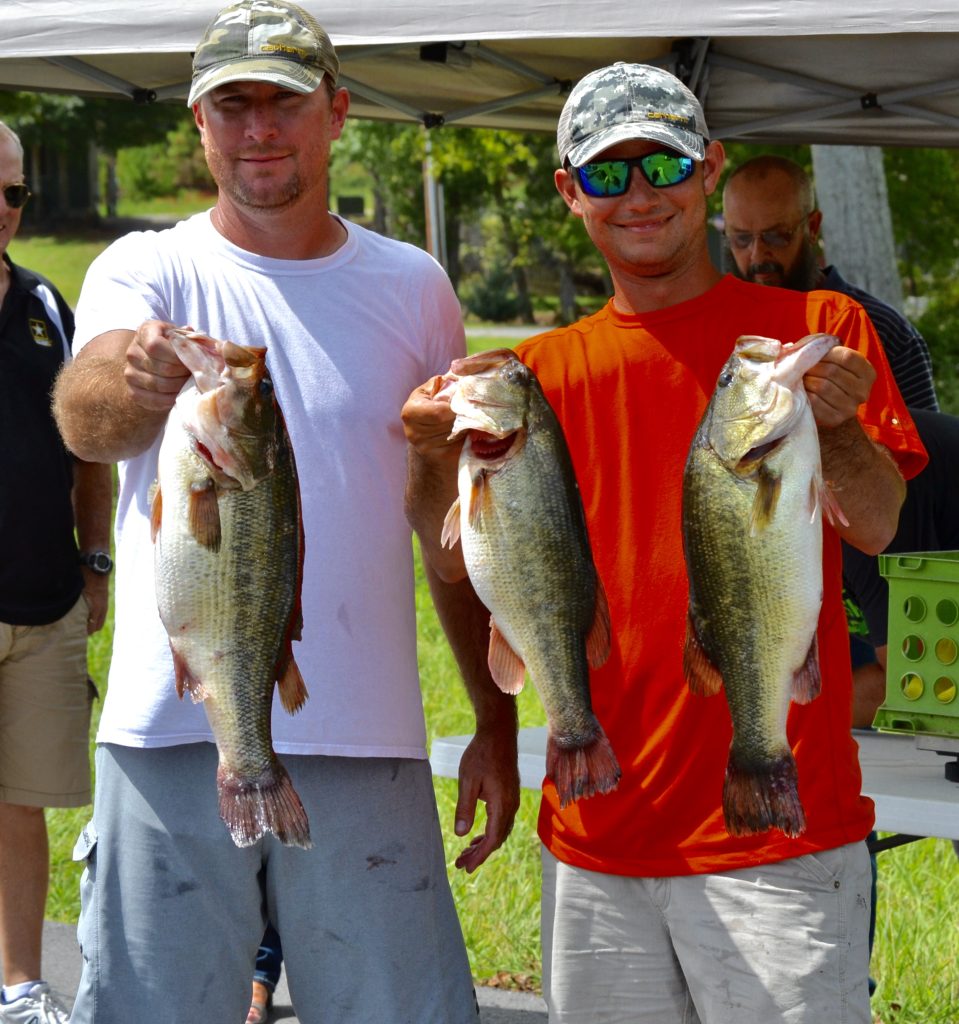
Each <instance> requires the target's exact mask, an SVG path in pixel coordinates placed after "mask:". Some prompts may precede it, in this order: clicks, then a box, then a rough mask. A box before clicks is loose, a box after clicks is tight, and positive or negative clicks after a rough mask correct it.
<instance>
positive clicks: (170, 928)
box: [71, 743, 478, 1024]
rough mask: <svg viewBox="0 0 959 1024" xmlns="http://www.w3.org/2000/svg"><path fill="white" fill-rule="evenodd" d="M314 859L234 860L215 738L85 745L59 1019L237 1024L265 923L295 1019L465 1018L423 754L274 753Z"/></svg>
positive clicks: (241, 853) (303, 853) (257, 855)
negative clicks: (83, 798)
mask: <svg viewBox="0 0 959 1024" xmlns="http://www.w3.org/2000/svg"><path fill="white" fill-rule="evenodd" d="M281 759H282V761H283V763H284V764H285V765H286V767H287V769H288V770H289V772H290V776H291V777H292V779H293V784H294V786H295V787H296V790H297V792H298V793H299V795H300V798H301V799H302V801H303V805H304V807H305V808H306V810H307V813H308V815H309V818H310V825H311V832H312V837H313V844H314V845H313V849H311V850H301V849H295V848H290V847H285V846H283V845H282V844H281V843H280V842H278V841H277V840H276V839H275V838H274V837H273V836H271V835H270V836H267V837H265V838H264V839H262V840H260V841H259V842H257V843H256V844H255V845H253V846H251V847H248V848H245V849H239V848H238V847H236V846H235V845H234V844H233V841H232V839H231V838H230V835H229V833H228V832H227V829H226V826H225V825H224V824H223V822H222V821H221V820H220V818H219V815H218V813H217V802H216V765H217V755H216V749H215V747H214V746H213V744H212V743H195V744H186V745H181V746H175V747H163V748H153V749H138V748H131V747H121V746H115V745H112V744H105V745H102V746H100V747H99V748H98V749H97V755H96V792H95V798H94V812H93V820H92V822H91V823H90V824H89V825H88V826H87V827H86V828H85V829H84V830H83V833H82V834H81V836H80V839H79V840H78V842H77V847H76V851H75V854H74V857H75V859H77V860H82V861H85V863H86V868H85V870H84V872H83V878H82V880H81V903H82V906H81V913H80V924H79V928H78V932H77V934H78V938H79V940H80V946H81V949H82V952H83V971H82V977H81V981H80V988H79V992H78V995H77V1002H76V1005H75V1007H74V1009H73V1015H72V1016H71V1021H72V1022H73V1024H129V1022H130V1021H149V1022H150V1024H183V1022H184V1021H200V1020H202V1021H204V1022H205V1024H238V1022H239V1021H242V1020H244V1019H245V1018H246V1012H247V1009H248V1008H249V1004H250V984H251V981H252V978H253V966H254V962H255V959H256V952H257V948H258V946H259V943H260V939H261V938H262V937H263V930H264V927H265V925H266V922H267V920H270V921H271V922H272V923H273V924H274V925H275V926H276V928H277V930H278V931H279V933H280V937H281V940H282V942H283V956H284V963H285V966H286V972H287V981H288V984H289V989H290V995H291V997H292V1000H293V1004H294V1007H295V1010H296V1014H297V1017H298V1019H299V1020H300V1022H301V1024H321V1022H336V1024H370V1022H374V1021H376V1022H383V1024H387V1022H389V1024H399V1022H403V1021H409V1022H411V1024H431V1022H435V1024H476V1022H477V1021H478V1013H477V1009H476V999H475V994H474V991H473V983H472V978H471V975H470V969H469V963H468V961H467V957H466V950H465V947H464V944H463V937H462V932H461V930H460V926H459V921H458V919H457V916H456V910H455V907H454V904H453V898H452V895H451V893H450V888H449V883H448V880H447V875H446V864H445V858H444V852H443V843H442V838H441V835H440V828H439V821H438V818H437V813H436V803H435V800H434V796H433V784H432V776H431V773H430V767H429V763H428V762H427V761H416V760H409V759H400V758H350V757H325V756H318V755H315V756H302V755H300V756H293V755H281Z"/></svg>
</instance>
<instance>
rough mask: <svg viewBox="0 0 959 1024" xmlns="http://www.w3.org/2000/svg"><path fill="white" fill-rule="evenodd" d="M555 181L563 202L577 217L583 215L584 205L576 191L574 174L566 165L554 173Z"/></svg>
mask: <svg viewBox="0 0 959 1024" xmlns="http://www.w3.org/2000/svg"><path fill="white" fill-rule="evenodd" d="M553 181H554V182H555V183H556V191H557V192H559V194H560V195H561V196H562V197H563V202H564V203H566V205H567V206H568V207H569V208H570V210H572V212H573V213H574V214H576V216H577V217H582V216H583V206H582V203H581V202H580V199H579V193H578V192H577V191H576V183H575V181H574V180H573V174H572V173H571V172H570V171H568V170H567V169H566V168H565V167H559V168H557V169H556V171H555V172H554V174H553Z"/></svg>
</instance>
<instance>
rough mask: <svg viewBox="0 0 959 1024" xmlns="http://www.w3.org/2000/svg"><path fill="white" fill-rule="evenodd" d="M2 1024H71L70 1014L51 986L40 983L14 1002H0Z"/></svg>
mask: <svg viewBox="0 0 959 1024" xmlns="http://www.w3.org/2000/svg"><path fill="white" fill-rule="evenodd" d="M0 1022H2V1024H70V1014H69V1013H67V1011H66V1010H65V1009H64V1008H63V1006H61V1005H60V1003H59V1002H58V1001H57V1000H56V998H55V997H54V995H53V993H52V992H51V991H50V986H49V985H48V984H47V983H46V982H45V981H39V982H37V984H36V985H34V986H33V988H32V989H30V991H29V993H28V994H27V995H25V996H21V997H20V998H19V999H14V1000H13V1001H12V1002H9V1003H4V1002H2V1001H0Z"/></svg>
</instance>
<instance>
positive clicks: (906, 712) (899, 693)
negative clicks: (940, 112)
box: [873, 551, 959, 737]
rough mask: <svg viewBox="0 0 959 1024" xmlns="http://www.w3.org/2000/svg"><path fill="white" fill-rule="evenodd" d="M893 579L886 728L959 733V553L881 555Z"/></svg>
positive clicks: (882, 725)
mask: <svg viewBox="0 0 959 1024" xmlns="http://www.w3.org/2000/svg"><path fill="white" fill-rule="evenodd" d="M879 571H880V572H881V573H882V575H883V576H885V577H886V579H887V580H888V581H889V646H888V664H887V670H886V699H885V701H884V702H883V705H882V707H880V708H879V710H878V711H877V712H876V718H875V722H874V723H873V724H874V725H875V726H876V728H878V729H880V730H882V731H883V732H907V733H913V734H916V733H922V734H926V735H932V736H953V737H959V551H929V552H926V551H921V552H916V553H914V554H898V555H880V556H879Z"/></svg>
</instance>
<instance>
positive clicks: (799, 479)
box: [683, 334, 846, 837]
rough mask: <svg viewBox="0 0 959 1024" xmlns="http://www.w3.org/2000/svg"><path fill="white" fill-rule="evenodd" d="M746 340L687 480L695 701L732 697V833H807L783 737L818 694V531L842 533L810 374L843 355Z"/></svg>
mask: <svg viewBox="0 0 959 1024" xmlns="http://www.w3.org/2000/svg"><path fill="white" fill-rule="evenodd" d="M838 343H839V340H838V339H837V338H834V337H832V336H831V335H827V334H814V335H809V336H808V337H805V338H803V339H802V340H800V341H798V342H796V343H795V344H794V345H783V344H781V343H780V342H779V341H774V340H772V339H770V338H758V337H742V338H740V339H739V340H738V341H737V342H736V347H735V350H734V351H733V354H732V356H731V357H730V359H729V361H728V362H727V363H726V365H725V366H724V367H723V369H722V372H721V373H720V375H719V380H718V382H717V384H716V389H715V391H714V393H713V397H712V400H711V401H710V403H709V407H708V408H707V410H706V413H705V415H704V417H703V419H702V422H701V423H700V426H699V429H698V430H697V432H696V436H695V437H694V439H693V442H692V446H691V448H690V451H689V457H688V459H687V462H686V469H685V474H684V478H683V542H684V548H685V554H686V566H687V573H688V576H689V619H688V622H687V634H686V647H685V654H684V659H683V668H684V672H685V675H686V678H687V680H688V682H689V685H690V687H691V688H692V690H693V692H695V693H699V694H704V695H710V694H715V693H718V692H719V689H720V688H721V687H723V686H725V689H726V699H727V701H728V704H729V710H730V713H731V715H732V723H733V739H732V745H731V747H730V751H729V761H728V764H727V767H726V780H725V784H724V787H723V812H724V816H725V821H726V829H727V831H728V832H729V834H730V835H749V834H751V833H755V832H764V831H766V830H768V829H770V828H778V829H780V830H781V831H782V832H783V833H784V834H785V835H787V836H793V837H794V836H798V835H800V834H801V833H802V832H803V831H804V829H805V827H806V818H805V813H804V811H803V807H802V804H801V802H800V799H799V790H798V780H797V774H796V762H795V760H794V758H793V754H792V750H791V749H790V746H789V742H788V740H787V738H786V715H787V713H788V711H789V702H790V700H794V701H796V703H798V704H805V703H808V702H809V701H811V700H813V699H814V698H815V697H816V696H818V694H819V691H820V685H821V683H820V675H819V654H818V645H817V641H816V629H817V626H818V622H819V610H820V607H821V604H822V586H823V584H822V522H821V510H822V509H823V508H825V509H826V511H827V514H829V515H830V517H831V518H832V519H833V521H839V522H842V523H844V524H845V523H846V520H845V519H844V518H843V515H842V512H841V510H840V509H839V506H838V504H837V503H836V502H835V499H834V498H833V497H832V495H831V492H830V491H829V489H828V488H827V487H826V486H824V484H823V480H822V470H821V467H820V457H819V436H818V432H817V429H816V423H815V420H814V419H813V414H812V410H811V409H810V407H809V400H808V398H807V396H806V392H805V389H804V388H803V376H804V374H806V373H807V372H808V371H809V370H810V369H811V368H812V367H813V366H814V365H815V364H816V363H818V362H819V360H820V359H821V358H822V357H823V356H824V355H825V354H826V353H827V352H828V351H829V350H830V349H831V348H832V347H833V346H834V345H836V344H838Z"/></svg>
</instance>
